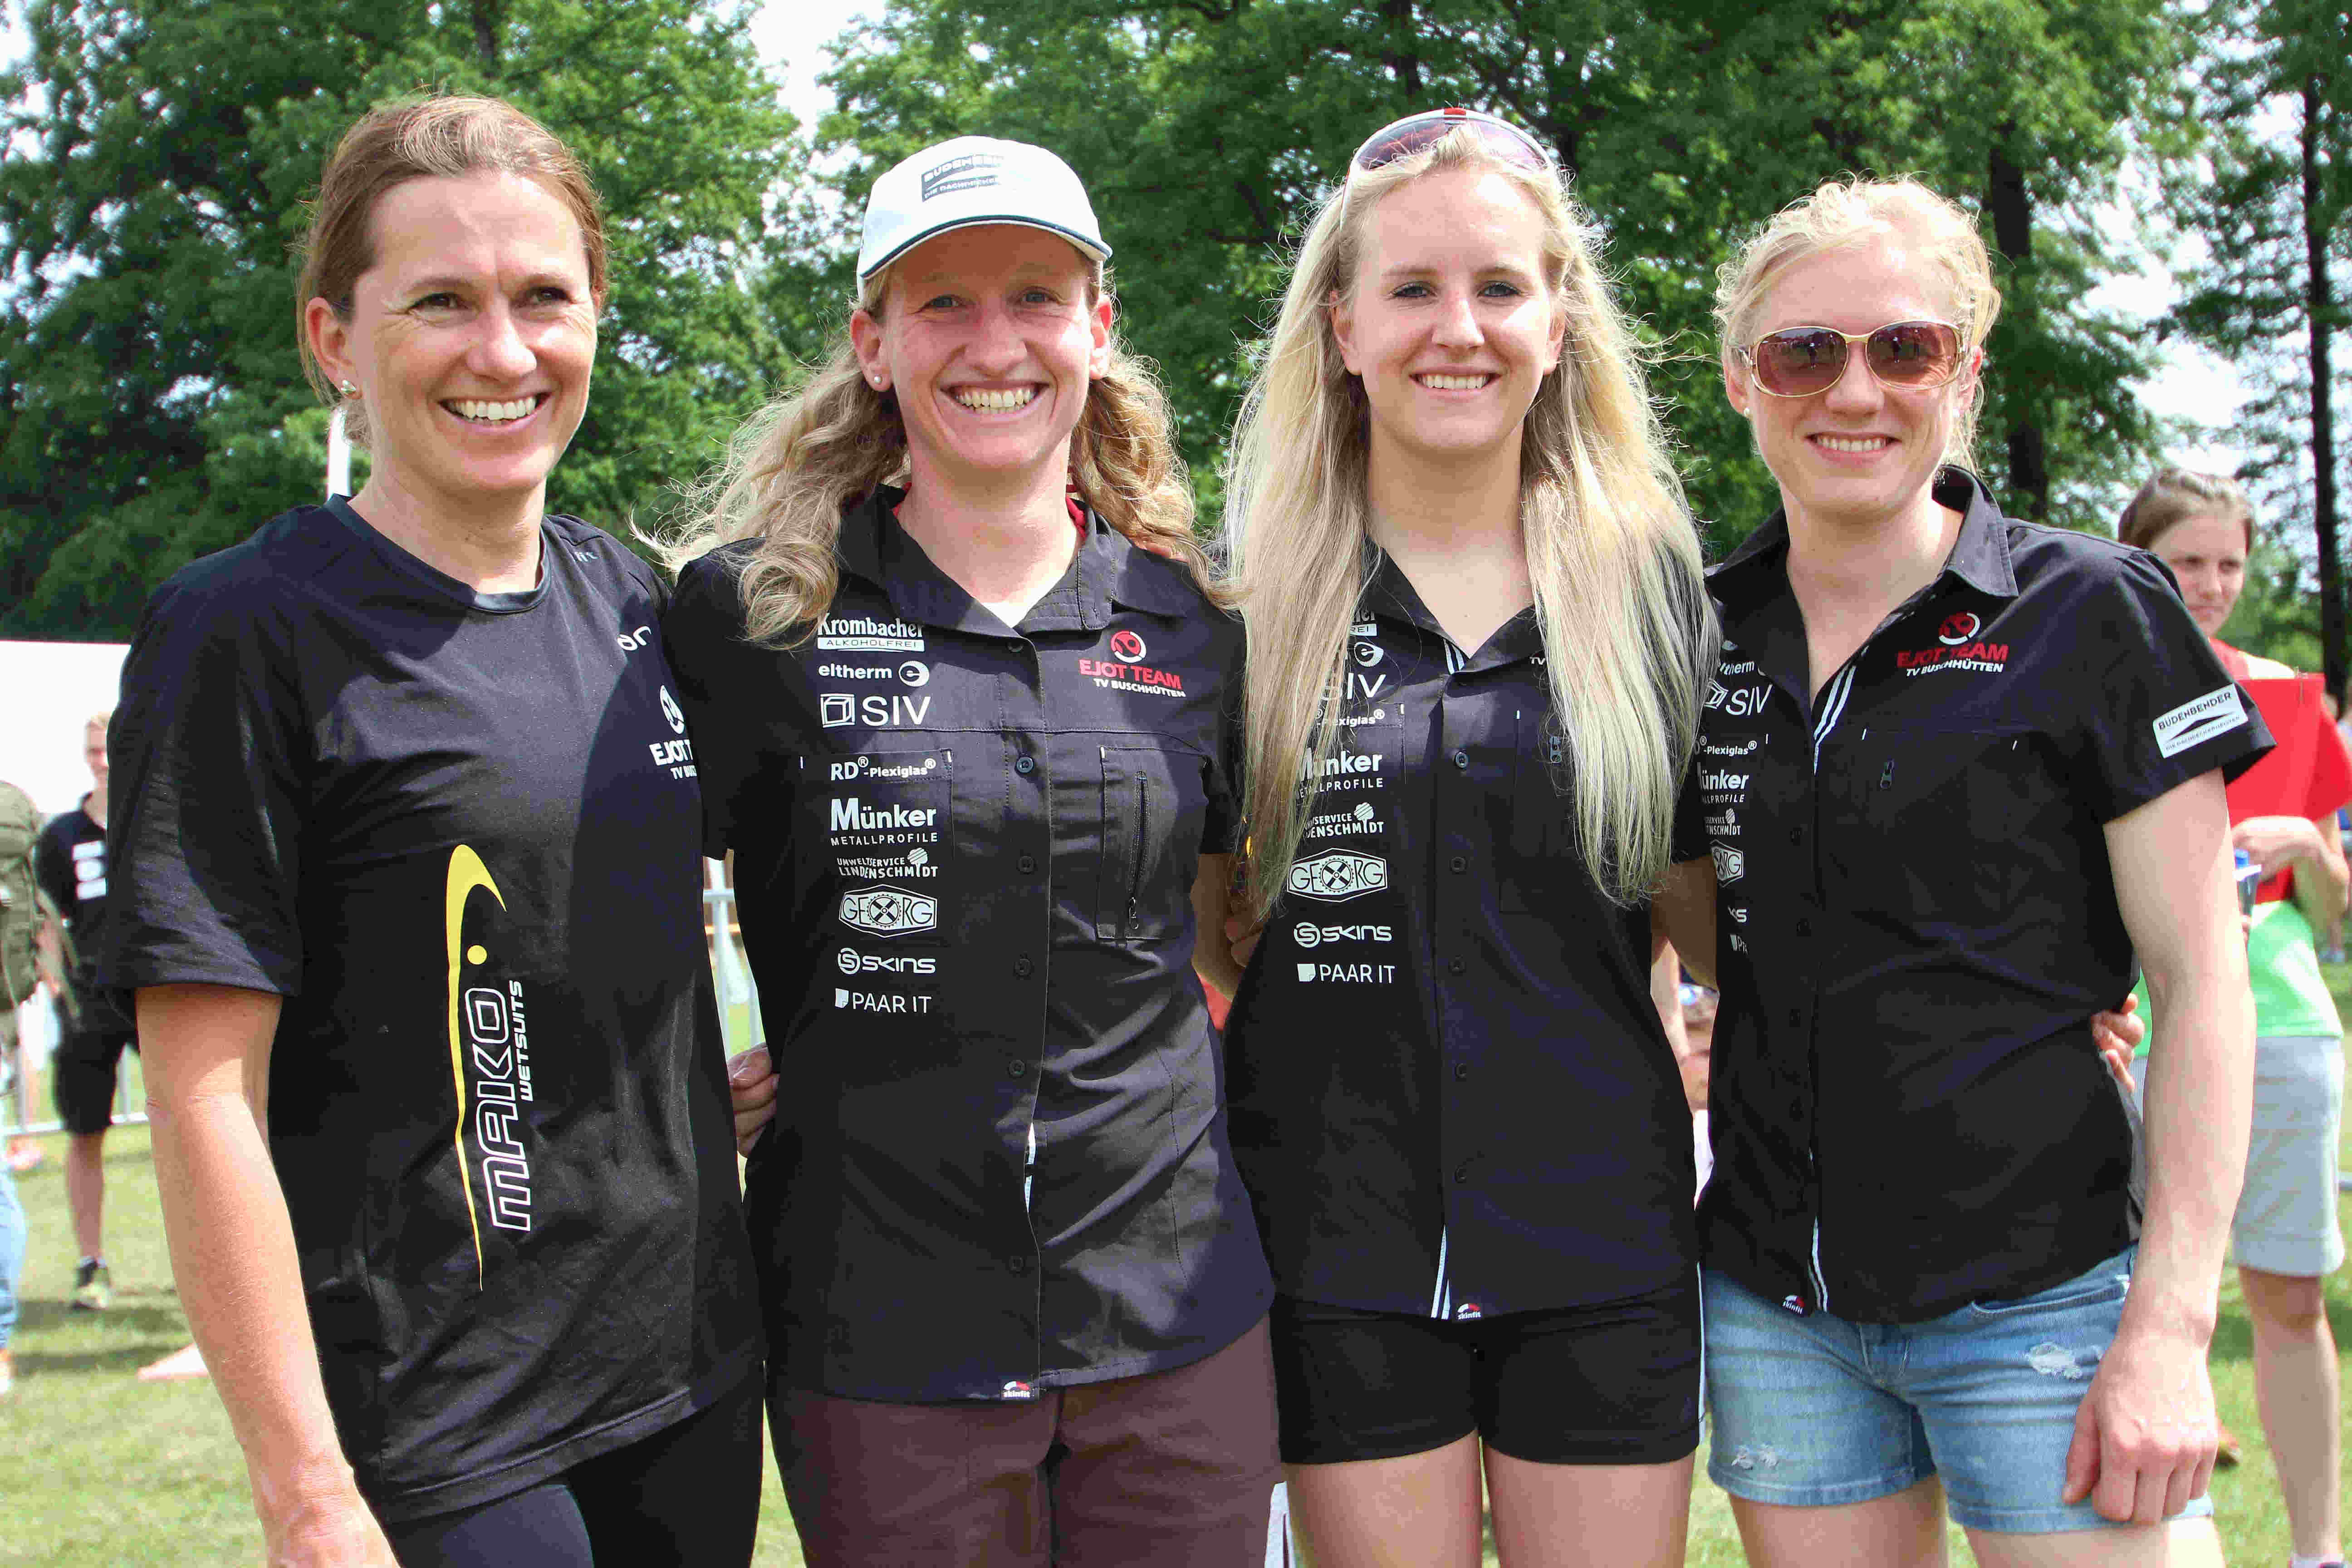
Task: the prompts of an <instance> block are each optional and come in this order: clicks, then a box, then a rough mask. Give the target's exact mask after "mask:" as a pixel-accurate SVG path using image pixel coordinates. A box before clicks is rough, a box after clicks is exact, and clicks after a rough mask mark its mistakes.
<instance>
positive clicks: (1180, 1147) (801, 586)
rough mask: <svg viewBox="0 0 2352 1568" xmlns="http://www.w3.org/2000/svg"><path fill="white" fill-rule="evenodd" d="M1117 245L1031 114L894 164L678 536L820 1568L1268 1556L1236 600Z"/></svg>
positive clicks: (699, 717)
mask: <svg viewBox="0 0 2352 1568" xmlns="http://www.w3.org/2000/svg"><path fill="white" fill-rule="evenodd" d="M1109 255H1110V247H1109V246H1108V244H1106V243H1105V242H1104V240H1103V238H1102V236H1101V233H1100V231H1099V229H1098V228H1097V225H1096V222H1095V216H1094V211H1093V208H1092V206H1091V205H1090V204H1089V203H1088V201H1087V195H1086V192H1085V190H1084V189H1083V188H1082V187H1081V186H1080V185H1079V184H1078V181H1077V177H1076V175H1075V174H1072V173H1071V171H1070V170H1069V168H1068V167H1067V166H1066V165H1065V164H1064V163H1062V161H1061V160H1060V159H1058V158H1056V157H1055V156H1054V155H1053V154H1052V153H1047V152H1045V151H1044V150H1043V149H1041V148H1036V147H1030V146H1024V145H1023V144H1021V143H1018V142H1000V141H992V140H989V139H986V138H981V137H964V138H960V139H958V140H956V141H952V142H943V143H941V144H940V145H939V146H935V147H931V148H928V149H926V150H924V151H923V152H921V153H917V154H915V156H913V157H911V158H909V159H908V160H907V161H906V162H904V163H900V164H898V166H897V167H896V168H894V169H892V170H890V171H889V172H888V173H887V174H884V175H883V176H882V178H881V179H880V180H879V181H877V183H876V184H875V187H874V192H873V195H872V197H871V199H870V200H869V202H868V204H867V207H866V236H865V246H864V248H863V250H862V251H861V254H860V256H859V258H858V276H859V279H860V284H859V288H860V293H859V298H858V307H857V310H856V312H855V313H854V314H853V315H852V316H851V318H850V321H849V330H848V331H847V333H846V334H845V337H844V339H843V340H842V341H841V342H839V343H837V344H836V345H835V350H834V353H833V354H832V357H831V359H830V360H829V361H828V363H826V364H825V365H824V368H822V369H821V370H819V371H818V372H817V373H816V374H815V375H814V377H813V378H812V379H811V380H810V381H809V382H808V383H807V384H806V385H805V386H804V387H803V388H802V389H801V390H800V391H799V392H798V393H796V394H794V395H791V396H789V397H787V398H785V399H784V400H783V401H782V402H781V403H780V404H778V405H776V406H775V407H773V408H772V409H771V410H770V411H769V412H768V413H766V414H764V415H762V416H761V417H760V418H758V419H757V420H755V421H753V422H752V424H751V426H749V427H748V428H747V429H746V430H745V431H744V432H743V434H742V436H741V437H740V439H739V440H738V441H737V443H736V446H735V450H734V452H733V455H732V458H731V459H730V463H729V465H728V467H727V468H726V470H725V472H724V473H723V474H722V475H721V476H720V477H719V479H716V480H715V481H714V482H713V483H712V484H711V486H710V487H709V489H708V491H707V492H706V496H705V508H704V512H703V515H702V517H701V520H700V521H699V523H698V526H697V527H696V528H695V529H694V530H693V531H690V532H689V533H688V536H687V537H686V538H684V539H683V540H682V541H680V542H678V543H677V546H676V547H675V549H674V550H673V552H672V553H673V558H674V560H677V561H678V562H681V563H684V571H683V572H682V573H681V574H680V577H679V580H678V592H677V601H676V603H675V604H674V605H672V607H671V609H670V611H669V613H668V614H667V616H666V617H665V619H664V623H663V632H664V637H665V639H666V642H667V648H668V652H669V657H670V659H671V665H672V668H674V669H675V670H676V671H677V679H678V691H679V695H680V697H681V698H682V699H683V703H684V708H683V712H682V714H680V715H679V716H678V717H677V719H676V720H675V721H674V723H675V725H676V727H677V728H678V729H680V730H684V729H686V728H687V727H688V723H689V722H690V723H691V728H692V739H691V742H687V741H676V742H666V743H660V744H656V747H655V751H656V756H657V758H662V759H667V760H669V761H670V762H671V763H673V764H674V765H677V766H682V767H684V768H685V771H687V772H688V773H694V772H696V771H697V770H699V773H700V779H701V784H702V793H703V802H704V808H705V812H706V816H707V819H708V823H709V843H708V845H707V847H708V849H709V853H711V854H713V855H717V854H719V853H722V852H729V851H731V852H732V853H733V855H734V858H735V868H736V872H735V874H736V886H737V889H738V892H739V897H740V900H741V907H742V915H743V930H744V938H745V942H746V944H747V946H748V948H749V950H750V953H751V967H752V970H753V972H754V973H755V974H756V975H757V976H758V979H759V983H760V991H761V1000H762V1004H763V1006H764V1009H765V1013H766V1017H767V1022H768V1025H769V1027H770V1030H771V1042H770V1045H769V1047H768V1048H767V1049H765V1050H761V1051H758V1052H755V1053H752V1054H751V1061H749V1062H748V1063H739V1065H738V1070H737V1074H736V1076H737V1078H738V1079H739V1083H738V1110H739V1126H740V1125H742V1124H743V1123H744V1122H745V1121H749V1122H751V1123H757V1122H759V1121H762V1120H763V1119H764V1116H765V1108H764V1106H762V1105H761V1103H760V1102H761V1101H762V1100H764V1101H766V1102H767V1104H771V1105H772V1106H773V1107H774V1113H773V1125H772V1126H769V1127H766V1128H765V1129H764V1130H761V1131H758V1132H757V1133H756V1135H755V1136H754V1137H753V1138H752V1139H751V1140H748V1141H749V1142H750V1156H751V1160H750V1165H749V1167H748V1172H747V1192H746V1199H747V1207H748V1211H749V1212H748V1218H749V1221H750V1225H751V1235H752V1241H753V1251H754V1256H755V1258H756V1259H757V1261H758V1264H759V1268H760V1272H761V1292H762V1296H763V1299H764V1305H765V1310H766V1314H767V1324H768V1342H769V1352H770V1360H769V1389H768V1414H769V1421H770V1424H771V1426H772V1431H773V1434H774V1437H775V1447H776V1458H777V1465H778V1468H779V1470H780V1471H781V1473H782V1477H783V1481H784V1490H785V1495H786V1497H787V1498H788V1500H790V1502H791V1505H792V1510H793V1521H794V1523H795V1524H796V1525H797V1526H798V1527H799V1530H800V1534H801V1543H802V1549H803V1552H804V1553H805V1555H806V1557H807V1560H808V1562H809V1563H811V1564H812V1565H814V1568H838V1565H849V1564H869V1563H870V1564H875V1565H877V1568H880V1565H884V1564H888V1565H892V1568H896V1565H898V1564H903V1563H957V1564H971V1565H992V1564H1007V1565H1010V1564H1016V1563H1017V1564H1022V1565H1024V1568H1027V1565H1035V1564H1044V1563H1054V1562H1070V1563H1109V1562H1117V1563H1136V1564H1155V1563H1165V1564H1169V1565H1171V1568H1173V1565H1175V1564H1189V1563H1256V1562H1260V1561H1262V1560H1263V1559H1264V1557H1265V1541H1266V1534H1267V1529H1268V1521H1269V1517H1270V1514H1271V1510H1272V1505H1273V1502H1274V1500H1275V1499H1276V1496H1277V1482H1278V1480H1279V1470H1278V1468H1277V1467H1276V1458H1275V1447H1274V1398H1273V1379H1272V1374H1271V1369H1270V1366H1269V1364H1268V1356H1267V1349H1266V1334H1265V1327H1264V1320H1265V1310H1266V1305H1267V1302H1268V1300H1270V1297H1271V1287H1270V1285H1269V1283H1268V1281H1267V1278H1266V1270H1265V1258H1264V1256H1263V1254H1262V1253H1261V1251H1260V1248H1259V1246H1258V1239H1257V1231H1256V1228H1255V1226H1254V1225H1253V1224H1252V1222H1251V1218H1250V1213H1249V1205H1248V1200H1247V1198H1246V1196H1245V1195H1244V1194H1243V1192H1242V1190H1241V1186H1240V1183H1239V1180H1238V1178H1237V1176H1236V1175H1235V1173H1234V1163H1233V1156H1232V1154H1231V1152H1230V1150H1229V1148H1228V1145H1227V1141H1226V1135H1225V1122H1224V1116H1223V1108H1222V1106H1221V1104H1220V1103H1219V1095H1218V1092H1217V1061H1216V1054H1215V1053H1216V1037H1215V1031H1214V1029H1213V1026H1212V1025H1211V1022H1210V1016H1209V1010H1208V1006H1207V997H1206V994H1205V993H1204V992H1203V989H1202V984H1201V982H1200V981H1199V980H1198V979H1197V978H1196V977H1195V974H1194V971H1193V967H1192V965H1193V962H1194V958H1195V954H1194V952H1193V941H1192V938H1193V933H1194V931H1195V930H1196V929H1197V926H1198V923H1199V920H1200V914H1199V911H1201V910H1207V911H1208V914H1209V918H1210V921H1211V923H1212V929H1213V927H1214V922H1215V921H1217V920H1219V919H1221V918H1222V917H1223V910H1224V889H1226V887H1227V886H1228V885H1229V884H1230V881H1231V878H1232V859H1231V855H1230V847H1231V845H1232V843H1233V840H1234V823H1235V821H1236V819H1237V817H1238V815H1239V813H1238V807H1237V802H1236V798H1235V786H1234V779H1235V775H1236V773H1237V770H1236V768H1235V766H1234V759H1233V757H1232V755H1231V752H1232V742H1231V740H1230V734H1231V730H1230V725H1229V722H1228V718H1229V715H1230V713H1231V711H1232V710H1233V708H1234V706H1235V704H1236V701H1237V699H1238V692H1237V690H1236V688H1237V686H1238V683H1239V680H1240V672H1241V658H1242V634H1241V628H1240V626H1239V625H1238V624H1237V623H1236V622H1235V621H1234V619H1233V618H1232V617H1231V616H1229V615H1227V614H1225V613H1224V612H1223V610H1222V609H1221V608H1220V607H1219V605H1218V603H1217V601H1216V596H1215V595H1214V593H1213V591H1212V588H1211V587H1210V585H1209V584H1208V583H1207V582H1206V580H1205V566H1206V563H1205V561H1204V559H1203V557H1202V552H1201V551H1200V550H1199V548H1198V547H1197V546H1196V545H1195V544H1194V543H1193V542H1192V529H1191V521H1192V508H1191V502H1190V500H1189V494H1188V491H1187V490H1186V488H1185V485H1184V479H1183V474H1182V471H1181V467H1180V466H1179V465H1178V463H1177V461H1176V458H1175V455H1174V452H1173V449H1172V448H1171V446H1170V443H1169V438H1168V422H1167V416H1166V412H1165V409H1164V406H1163V405H1162V403H1161V400H1160V392H1159V389H1158V388H1157V386H1156V385H1155V384H1153V382H1152V380H1151V377H1150V373H1149V371H1148V369H1147V368H1146V367H1144V366H1143V365H1142V364H1141V363H1139V362H1138V361H1136V360H1134V359H1133V358H1131V357H1130V356H1129V354H1128V353H1126V352H1125V350H1124V349H1123V348H1122V347H1121V345H1120V343H1119V342H1118V337H1117V335H1116V333H1115V331H1114V330H1113V325H1112V308H1111V300H1110V294H1109V289H1108V280H1107V279H1106V277H1105V274H1104V270H1103V264H1104V262H1105V261H1106V260H1107V259H1108V258H1109ZM689 747H690V750H689V749H688V748H689ZM1199 957H1200V961H1201V963H1202V965H1203V968H1204V969H1205V970H1206V972H1207V973H1208V974H1209V975H1210V976H1211V977H1212V978H1213V979H1215V980H1216V981H1217V983H1218V984H1219V985H1220V987H1221V988H1222V989H1223V990H1225V991H1227V992H1230V991H1231V989H1232V984H1233V982H1234V979H1235V978H1237V976H1236V975H1234V973H1232V971H1231V963H1230V958H1229V955H1228V954H1227V952H1226V951H1225V947H1224V944H1223V942H1213V943H1211V944H1210V946H1209V948H1208V949H1207V950H1206V951H1204V952H1202V953H1201V954H1200V955H1199ZM771 1065H772V1069H773V1076H772V1077H767V1076H763V1075H764V1074H765V1073H766V1072H767V1069H768V1068H770V1067H771ZM779 1090H780V1091H781V1092H779ZM747 1106H748V1107H749V1108H750V1109H749V1110H748V1113H747V1111H746V1108H747Z"/></svg>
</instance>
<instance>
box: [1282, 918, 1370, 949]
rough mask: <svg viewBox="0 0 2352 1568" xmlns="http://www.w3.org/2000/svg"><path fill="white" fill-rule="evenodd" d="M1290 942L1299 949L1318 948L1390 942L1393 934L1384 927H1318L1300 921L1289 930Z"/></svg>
mask: <svg viewBox="0 0 2352 1568" xmlns="http://www.w3.org/2000/svg"><path fill="white" fill-rule="evenodd" d="M1290 940H1291V941H1293V942H1297V944H1298V945H1299V946H1301V947H1320V946H1322V945H1323V944H1324V943H1325V942H1390V941H1392V940H1394V933H1393V932H1391V931H1390V930H1389V928H1388V927H1386V926H1318V925H1315V924H1313V923H1311V922H1309V921H1299V922H1298V923H1297V925H1295V926H1292V927H1291V928H1290Z"/></svg>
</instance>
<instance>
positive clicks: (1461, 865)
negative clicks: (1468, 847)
mask: <svg viewBox="0 0 2352 1568" xmlns="http://www.w3.org/2000/svg"><path fill="white" fill-rule="evenodd" d="M1446 864H1447V865H1448V866H1451V867H1453V868H1454V869H1455V870H1457V871H1467V870H1468V869H1470V862H1469V861H1467V860H1465V859H1464V858H1462V857H1461V856H1459V855H1456V856H1455V857H1454V858H1453V859H1451V860H1448V861H1447V862H1446Z"/></svg>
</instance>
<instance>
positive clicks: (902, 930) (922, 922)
mask: <svg viewBox="0 0 2352 1568" xmlns="http://www.w3.org/2000/svg"><path fill="white" fill-rule="evenodd" d="M841 923H842V924H844V925H845V926H847V927H849V928H850V929H851V930H852V931H866V932H868V933H869V934H871V935H874V936H907V935H909V934H911V933H913V932H915V931H937V930H939V928H940V901H939V900H937V899H927V898H925V897H924V896H923V895H922V894H920V893H910V892H908V891H907V890H906V889H904V888H893V887H890V886H888V885H887V884H886V885H884V886H881V887H878V888H859V889H856V890H855V891H852V892H848V893H844V894H843V895H842V898H841Z"/></svg>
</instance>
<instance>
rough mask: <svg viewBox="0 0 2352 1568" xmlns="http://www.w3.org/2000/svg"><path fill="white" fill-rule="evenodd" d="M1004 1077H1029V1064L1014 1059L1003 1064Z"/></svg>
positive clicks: (1019, 1059)
mask: <svg viewBox="0 0 2352 1568" xmlns="http://www.w3.org/2000/svg"><path fill="white" fill-rule="evenodd" d="M1004 1076H1005V1077H1007V1078H1026V1077H1028V1076H1029V1064H1028V1063H1027V1062H1024V1061H1023V1060H1022V1059H1021V1058H1018V1057H1015V1058H1013V1059H1012V1060H1011V1061H1009V1062H1006V1063H1005V1064H1004Z"/></svg>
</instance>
